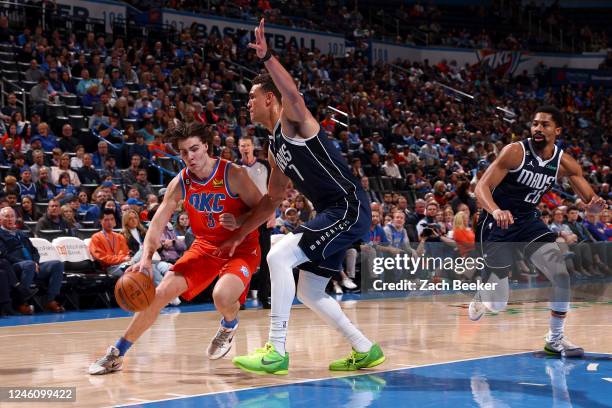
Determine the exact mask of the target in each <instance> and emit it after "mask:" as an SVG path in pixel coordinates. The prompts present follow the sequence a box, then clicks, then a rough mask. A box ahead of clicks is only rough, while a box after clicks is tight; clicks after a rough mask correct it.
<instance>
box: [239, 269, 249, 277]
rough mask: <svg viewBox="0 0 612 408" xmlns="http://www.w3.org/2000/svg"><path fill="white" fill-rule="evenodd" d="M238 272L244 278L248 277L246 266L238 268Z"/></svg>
mask: <svg viewBox="0 0 612 408" xmlns="http://www.w3.org/2000/svg"><path fill="white" fill-rule="evenodd" d="M240 272H242V274H243V275H244V277H245V278H248V277H249V268H247V267H246V266H242V267H241V268H240Z"/></svg>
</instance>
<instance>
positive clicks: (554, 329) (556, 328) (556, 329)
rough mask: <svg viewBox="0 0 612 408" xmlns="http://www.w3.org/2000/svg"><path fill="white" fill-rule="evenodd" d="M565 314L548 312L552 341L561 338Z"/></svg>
mask: <svg viewBox="0 0 612 408" xmlns="http://www.w3.org/2000/svg"><path fill="white" fill-rule="evenodd" d="M566 314H567V312H556V311H554V310H551V311H550V335H551V336H552V338H553V339H558V338H561V337H563V326H564V325H565V315H566Z"/></svg>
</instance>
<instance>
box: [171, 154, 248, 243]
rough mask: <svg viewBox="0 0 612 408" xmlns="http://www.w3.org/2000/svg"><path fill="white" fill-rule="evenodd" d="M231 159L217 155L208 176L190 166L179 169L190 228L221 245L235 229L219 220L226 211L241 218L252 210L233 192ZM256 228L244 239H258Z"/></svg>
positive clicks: (197, 235) (246, 240)
mask: <svg viewBox="0 0 612 408" xmlns="http://www.w3.org/2000/svg"><path fill="white" fill-rule="evenodd" d="M230 166H231V163H230V162H228V161H227V160H223V159H217V161H216V163H215V165H214V167H213V171H212V173H211V174H210V176H208V178H206V179H200V178H199V177H197V176H196V175H195V174H193V173H191V172H190V171H189V169H187V168H184V169H183V170H181V172H180V173H179V177H180V183H181V187H182V189H183V208H184V209H185V211H186V212H187V214H188V215H189V221H190V223H191V230H192V231H193V234H194V235H195V237H196V238H197V239H199V240H204V241H206V242H208V243H210V244H212V245H215V246H217V245H219V244H221V243H222V242H223V241H225V240H227V239H228V238H230V237H231V236H232V234H233V231H230V230H228V229H226V228H224V227H223V226H222V225H221V224H220V223H219V216H220V215H221V214H223V213H229V214H233V215H234V217H236V218H238V217H239V216H241V215H242V214H244V213H245V212H247V211H248V210H249V207H247V205H246V204H245V203H244V202H243V201H242V200H241V199H240V197H238V196H237V195H235V194H234V193H232V190H231V186H230V185H229V182H228V172H229V168H230ZM257 236H258V232H257V230H255V231H253V232H251V233H250V234H249V235H248V236H247V237H246V238H245V240H244V242H248V241H250V240H251V239H254V240H255V241H257Z"/></svg>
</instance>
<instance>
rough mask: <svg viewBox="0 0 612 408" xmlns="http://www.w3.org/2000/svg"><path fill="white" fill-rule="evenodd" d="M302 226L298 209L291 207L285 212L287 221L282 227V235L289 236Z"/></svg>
mask: <svg viewBox="0 0 612 408" xmlns="http://www.w3.org/2000/svg"><path fill="white" fill-rule="evenodd" d="M300 224H301V222H300V214H299V211H298V210H297V208H294V207H289V208H287V209H286V210H285V220H284V221H283V224H282V225H281V226H280V232H281V234H288V233H290V232H293V231H294V230H295V229H296V228H297V227H299V226H300Z"/></svg>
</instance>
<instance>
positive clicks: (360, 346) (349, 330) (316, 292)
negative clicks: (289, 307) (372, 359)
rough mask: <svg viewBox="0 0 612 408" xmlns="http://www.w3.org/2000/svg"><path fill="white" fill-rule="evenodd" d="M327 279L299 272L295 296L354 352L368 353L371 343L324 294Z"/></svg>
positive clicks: (336, 304) (336, 303)
mask: <svg viewBox="0 0 612 408" xmlns="http://www.w3.org/2000/svg"><path fill="white" fill-rule="evenodd" d="M328 282H329V278H324V277H322V276H318V275H315V274H314V273H311V272H307V271H302V270H300V279H299V281H298V290H297V296H298V299H299V300H300V302H302V303H303V304H305V305H306V306H308V307H309V308H310V309H311V310H312V311H313V312H315V313H316V314H317V315H318V316H319V317H320V318H321V319H323V320H324V321H325V322H326V323H327V324H329V325H330V326H331V327H333V328H334V329H336V330H338V331H339V332H340V333H342V335H343V336H344V337H345V338H346V339H347V340H348V341H349V342H350V343H351V345H352V346H353V348H354V349H355V351H358V352H360V353H365V352H368V351H370V348H371V347H372V342H371V341H370V340H368V338H367V337H365V336H364V335H363V333H361V331H359V329H358V328H357V327H355V325H354V324H353V323H351V321H350V320H349V318H348V317H347V316H346V315H345V314H344V312H343V311H342V308H341V307H340V304H339V303H338V302H336V301H335V300H334V299H333V298H332V297H331V296H329V295H328V294H327V293H325V287H326V286H327V283H328Z"/></svg>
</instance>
